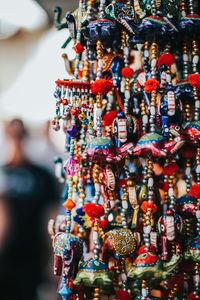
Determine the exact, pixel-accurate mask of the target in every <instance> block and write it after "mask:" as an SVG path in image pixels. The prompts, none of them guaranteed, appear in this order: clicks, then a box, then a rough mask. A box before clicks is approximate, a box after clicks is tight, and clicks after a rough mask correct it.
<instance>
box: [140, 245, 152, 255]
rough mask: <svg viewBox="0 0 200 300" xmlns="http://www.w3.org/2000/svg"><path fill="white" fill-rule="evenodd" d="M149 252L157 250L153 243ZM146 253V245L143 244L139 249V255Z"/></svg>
mask: <svg viewBox="0 0 200 300" xmlns="http://www.w3.org/2000/svg"><path fill="white" fill-rule="evenodd" d="M149 252H151V253H155V252H156V250H155V247H154V246H153V245H150V248H149ZM144 253H146V251H145V245H143V246H141V247H140V249H139V250H138V255H141V254H144Z"/></svg>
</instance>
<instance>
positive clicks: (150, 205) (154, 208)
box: [141, 201, 157, 213]
mask: <svg viewBox="0 0 200 300" xmlns="http://www.w3.org/2000/svg"><path fill="white" fill-rule="evenodd" d="M148 208H151V210H152V212H153V213H155V212H156V211H157V206H156V204H154V203H153V201H151V202H147V201H144V202H143V203H142V205H141V209H142V210H143V212H145V213H146V212H147V209H148Z"/></svg>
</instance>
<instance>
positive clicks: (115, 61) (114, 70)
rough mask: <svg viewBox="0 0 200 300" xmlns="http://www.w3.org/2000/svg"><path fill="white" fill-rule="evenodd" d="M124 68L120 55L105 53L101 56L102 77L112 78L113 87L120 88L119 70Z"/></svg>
mask: <svg viewBox="0 0 200 300" xmlns="http://www.w3.org/2000/svg"><path fill="white" fill-rule="evenodd" d="M123 67H124V60H123V56H122V55H121V54H114V53H106V54H104V55H103V70H102V75H103V76H109V77H110V75H111V76H112V81H113V84H114V86H116V87H118V88H119V87H120V78H121V69H122V68H123Z"/></svg>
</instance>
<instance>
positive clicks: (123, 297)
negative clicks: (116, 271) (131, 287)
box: [116, 290, 131, 300]
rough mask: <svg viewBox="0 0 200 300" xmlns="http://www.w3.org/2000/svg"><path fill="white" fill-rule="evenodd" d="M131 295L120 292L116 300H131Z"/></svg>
mask: <svg viewBox="0 0 200 300" xmlns="http://www.w3.org/2000/svg"><path fill="white" fill-rule="evenodd" d="M130 299H131V295H129V294H128V293H127V292H126V291H123V290H119V291H118V292H117V294H116V300H130Z"/></svg>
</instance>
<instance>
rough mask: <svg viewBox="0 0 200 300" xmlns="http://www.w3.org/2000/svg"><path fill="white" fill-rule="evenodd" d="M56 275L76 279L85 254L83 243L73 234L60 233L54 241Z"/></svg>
mask: <svg viewBox="0 0 200 300" xmlns="http://www.w3.org/2000/svg"><path fill="white" fill-rule="evenodd" d="M53 248H54V274H55V275H58V276H60V275H62V273H63V274H64V276H67V277H68V278H71V279H74V278H75V276H76V274H77V272H78V264H79V261H80V260H81V258H82V254H83V244H82V241H81V240H80V239H79V238H78V237H77V236H76V235H73V234H71V233H66V232H58V233H56V235H55V237H54V239H53Z"/></svg>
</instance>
